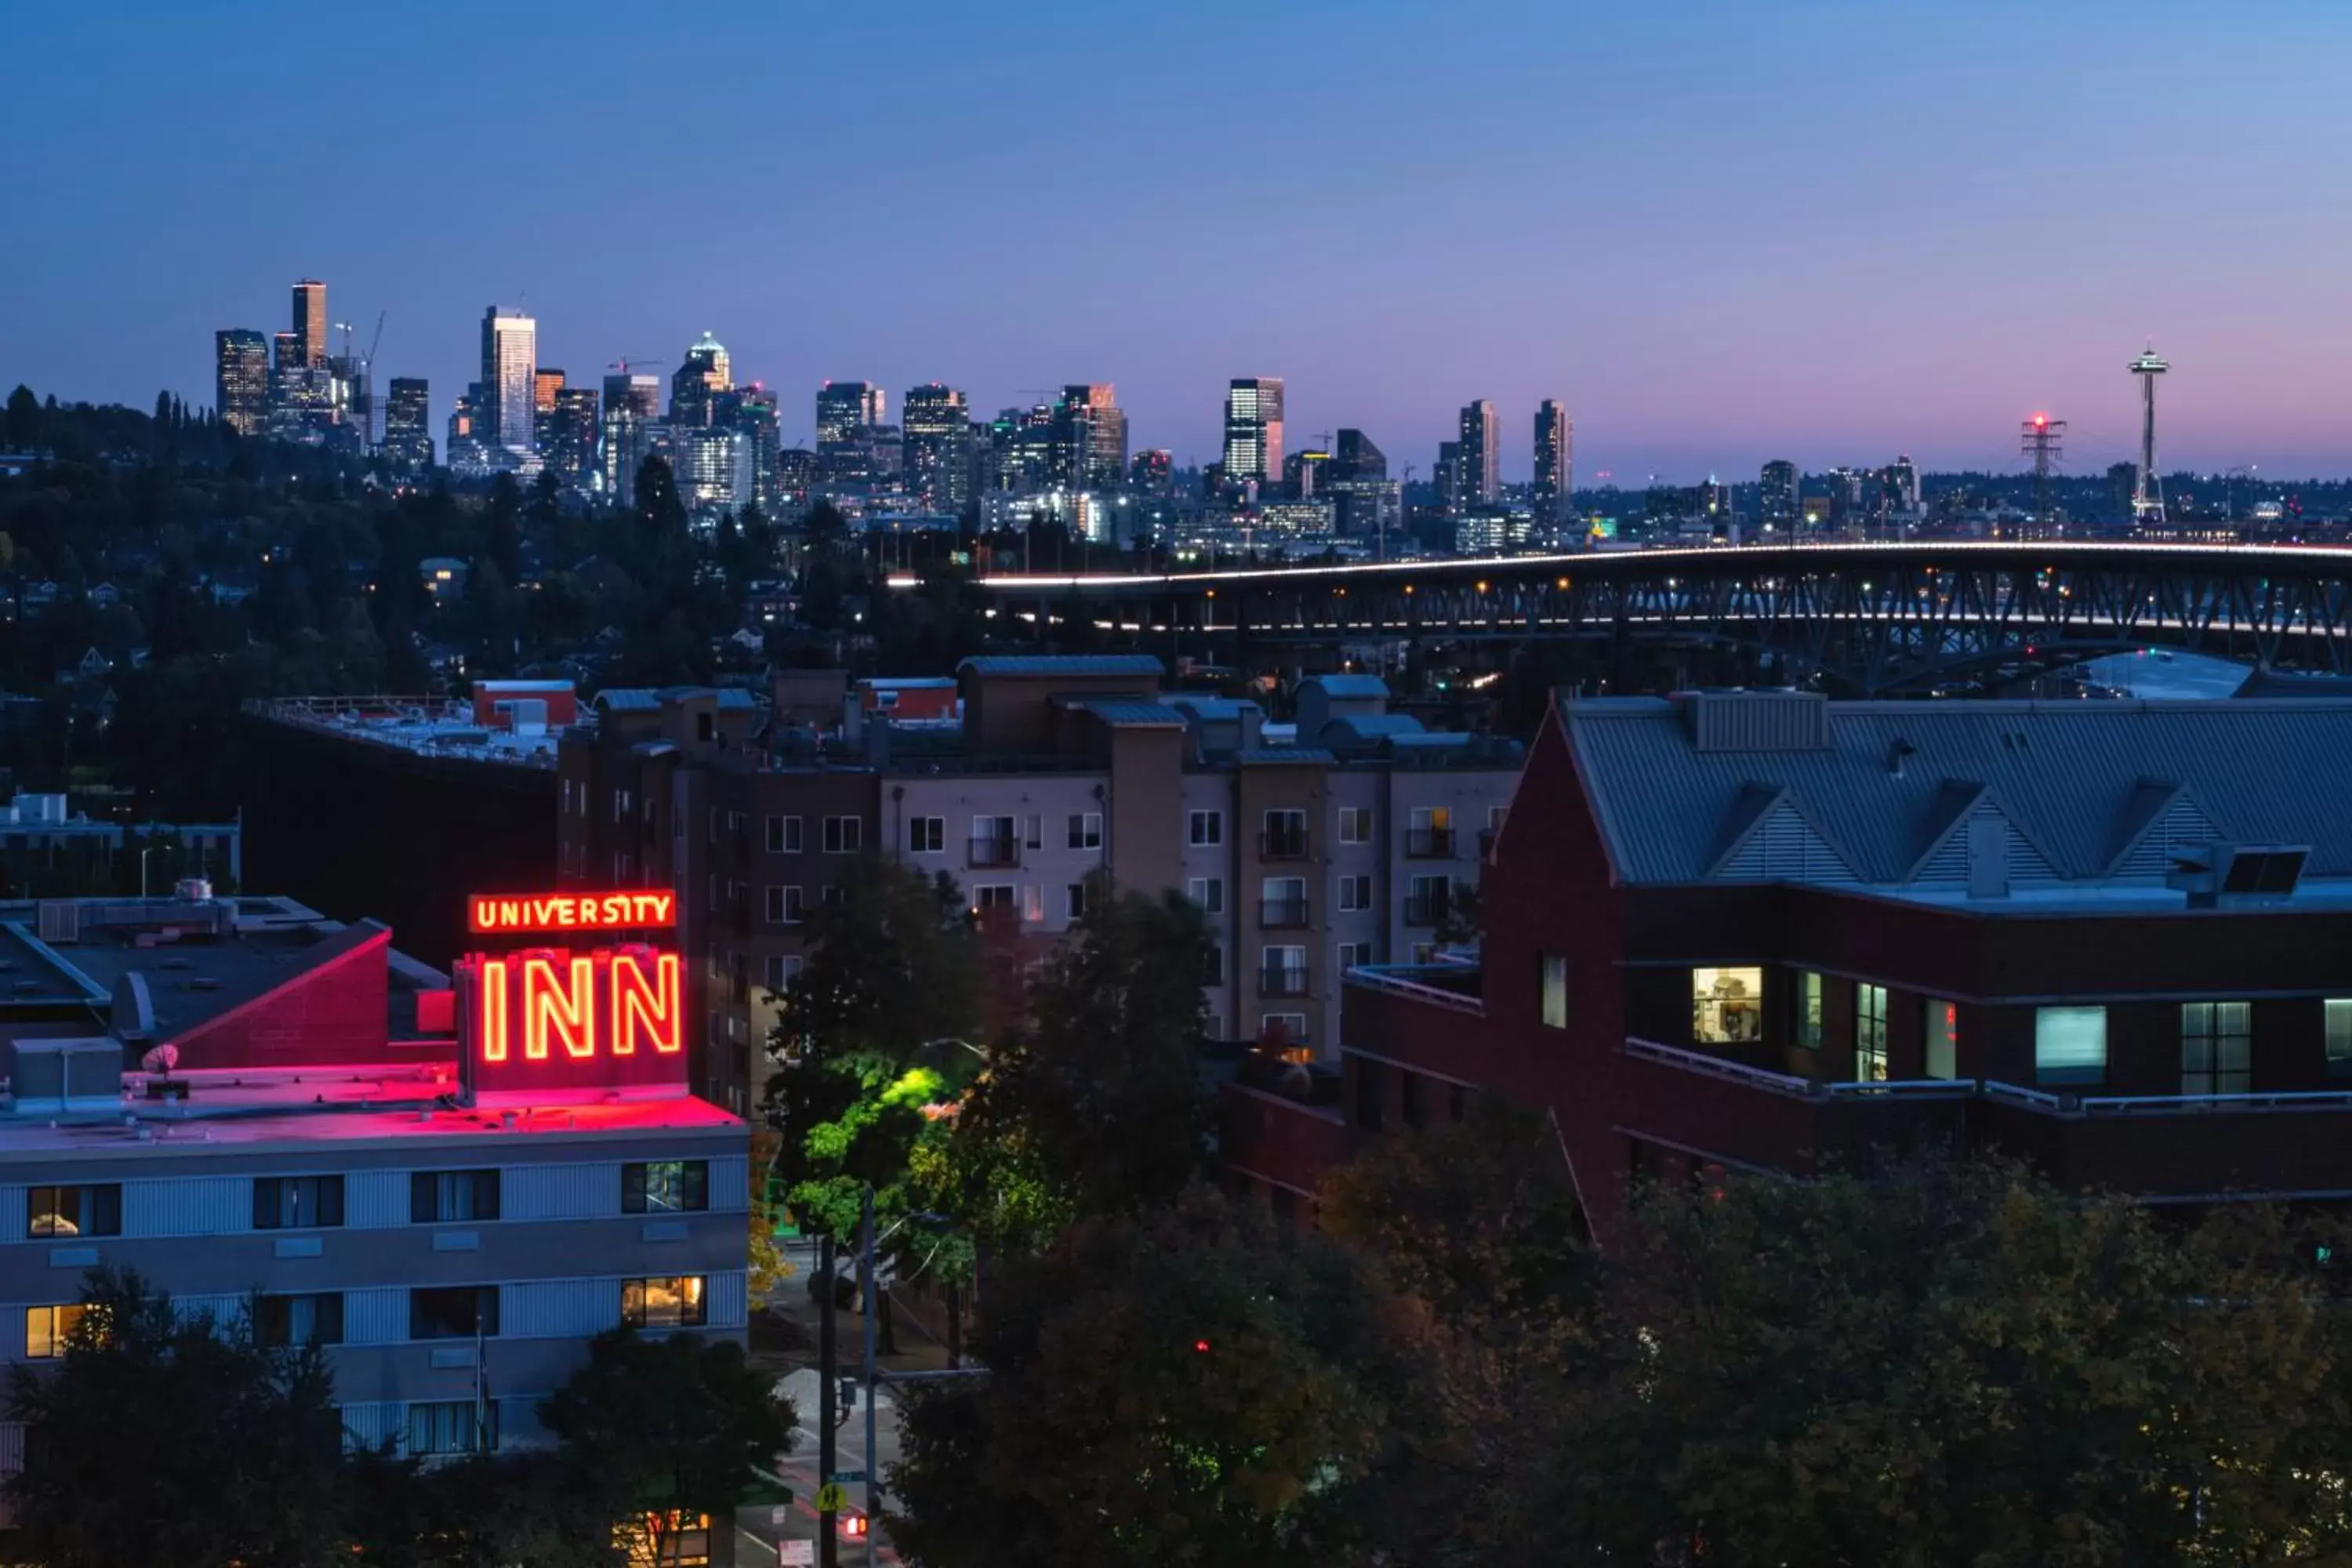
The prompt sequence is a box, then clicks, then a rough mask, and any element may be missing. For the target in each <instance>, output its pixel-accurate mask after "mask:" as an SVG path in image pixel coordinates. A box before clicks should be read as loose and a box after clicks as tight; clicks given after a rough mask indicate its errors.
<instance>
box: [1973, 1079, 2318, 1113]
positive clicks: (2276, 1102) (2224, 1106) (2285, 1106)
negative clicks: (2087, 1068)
mask: <svg viewBox="0 0 2352 1568" xmlns="http://www.w3.org/2000/svg"><path fill="white" fill-rule="evenodd" d="M1983 1093H1984V1097H1985V1098H1986V1099H1987V1100H1998V1101H2000V1102H2001V1103H2003V1104H2007V1105H2015V1106H2019V1107H2021V1108H2022V1109H2024V1110H2032V1111H2035V1112H2037V1113H2039V1114H2041V1115H2043V1116H2058V1117H2064V1118H2066V1119H2068V1120H2070V1121H2081V1120H2085V1119H2087V1118H2091V1117H2127V1116H2218V1115H2229V1114H2232V1113H2236V1112H2248V1113H2252V1114H2254V1115H2275V1114H2278V1113H2280V1112H2282V1111H2297V1110H2352V1089H2290V1090H2285V1091H2283V1092H2280V1093H2275V1094H2105V1095H2078V1094H2050V1093H2047V1092H2045V1091H2043V1090H2042V1089H2021V1088H2020V1087H2019V1086H2017V1085H2016V1084H2013V1083H1993V1082H1987V1083H1986V1084H1985V1085H1984V1086H1983Z"/></svg>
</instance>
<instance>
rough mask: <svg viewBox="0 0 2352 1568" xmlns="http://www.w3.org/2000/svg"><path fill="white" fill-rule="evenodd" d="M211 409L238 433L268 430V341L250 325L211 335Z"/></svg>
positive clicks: (262, 432)
mask: <svg viewBox="0 0 2352 1568" xmlns="http://www.w3.org/2000/svg"><path fill="white" fill-rule="evenodd" d="M213 409H214V412H215V414H217V415H218V416H219V417H220V422H221V423H222V424H224V425H226V426H228V427H229V428H230V429H232V430H234V431H236V433H237V434H238V435H240V436H260V435H264V434H266V433H268V429H269V340H268V339H267V338H265V337H263V336H262V335H261V334H260V333H259V332H257V331H253V330H252V329H251V328H250V327H232V328H229V329H228V330H227V331H218V332H215V333H214V334H213Z"/></svg>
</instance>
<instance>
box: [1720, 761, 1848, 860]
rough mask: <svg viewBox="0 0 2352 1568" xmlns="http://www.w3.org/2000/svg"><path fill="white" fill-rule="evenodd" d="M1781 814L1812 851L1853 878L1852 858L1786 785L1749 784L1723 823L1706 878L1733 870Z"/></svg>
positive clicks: (1741, 787)
mask: <svg viewBox="0 0 2352 1568" xmlns="http://www.w3.org/2000/svg"><path fill="white" fill-rule="evenodd" d="M1784 812H1785V813H1787V814H1789V815H1790V816H1793V817H1795V818H1796V820H1797V822H1798V824H1799V825H1800V826H1801V830H1802V832H1803V833H1804V834H1805V835H1806V836H1807V837H1810V838H1811V840H1813V841H1814V846H1813V847H1818V848H1819V849H1820V850H1822V851H1825V852H1826V853H1827V855H1828V857H1829V858H1831V859H1832V860H1834V861H1836V862H1837V863H1838V864H1839V865H1841V866H1843V868H1844V869H1845V871H1846V873H1847V874H1848V875H1849V876H1851V875H1852V874H1853V857H1852V856H1851V855H1848V854H1847V853H1846V852H1845V851H1844V850H1843V849H1841V848H1840V847H1838V844H1837V841H1836V840H1835V839H1833V838H1832V837H1830V836H1829V834H1827V833H1825V832H1823V831H1822V825H1821V824H1820V823H1818V822H1816V821H1814V820H1813V817H1812V815H1811V813H1810V812H1808V811H1806V810H1805V806H1804V803H1803V802H1802V801H1801V800H1799V799H1798V798H1797V797H1796V796H1795V795H1791V794H1790V793H1789V790H1788V787H1787V786H1786V785H1774V784H1758V783H1755V782H1754V781H1752V780H1751V781H1750V782H1748V784H1742V785H1741V786H1740V788H1739V794H1738V796H1737V797H1736V798H1735V799H1734V800H1733V801H1732V803H1731V811H1730V813H1729V815H1727V816H1726V817H1725V818H1724V820H1723V833H1722V836H1721V837H1719V838H1718V839H1717V846H1718V847H1717V850H1716V853H1715V856H1714V858H1712V859H1710V860H1709V861H1708V862H1707V867H1706V875H1708V876H1710V877H1720V876H1723V875H1725V874H1726V873H1727V872H1729V871H1731V870H1733V869H1734V867H1735V863H1736V862H1737V861H1738V860H1739V859H1740V858H1741V855H1740V852H1741V851H1742V850H1744V849H1746V848H1748V846H1749V845H1750V844H1751V843H1752V842H1754V840H1755V839H1756V837H1757V835H1758V834H1759V833H1760V832H1763V831H1765V830H1766V828H1767V827H1768V825H1769V824H1770V823H1772V821H1773V820H1774V819H1775V818H1776V817H1778V816H1780V815H1781V814H1782V813H1784Z"/></svg>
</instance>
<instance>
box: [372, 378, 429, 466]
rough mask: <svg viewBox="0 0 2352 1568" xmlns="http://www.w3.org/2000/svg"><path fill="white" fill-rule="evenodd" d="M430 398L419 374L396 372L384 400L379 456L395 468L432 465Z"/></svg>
mask: <svg viewBox="0 0 2352 1568" xmlns="http://www.w3.org/2000/svg"><path fill="white" fill-rule="evenodd" d="M430 404H431V399H430V398H429V397H428V396H427V395H426V387H425V379H424V377H422V376H412V375H396V376H394V377H393V378H392V386H391V389H390V391H389V393H388V394H387V395H386V397H385V399H384V409H383V455H384V458H385V460H386V461H388V462H390V463H391V464H392V465H393V466H394V467H395V468H431V467H432V466H433V424H432V415H431V409H430Z"/></svg>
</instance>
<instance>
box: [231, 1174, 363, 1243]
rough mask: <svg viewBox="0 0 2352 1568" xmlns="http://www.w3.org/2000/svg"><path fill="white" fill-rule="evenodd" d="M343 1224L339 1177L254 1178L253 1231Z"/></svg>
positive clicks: (301, 1228)
mask: <svg viewBox="0 0 2352 1568" xmlns="http://www.w3.org/2000/svg"><path fill="white" fill-rule="evenodd" d="M342 1223H343V1179H342V1177H341V1176H256V1177H255V1178H254V1179H253V1228H254V1229H256V1230H312V1229H323V1228H325V1227H326V1226H337V1225H341V1224H342Z"/></svg>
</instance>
